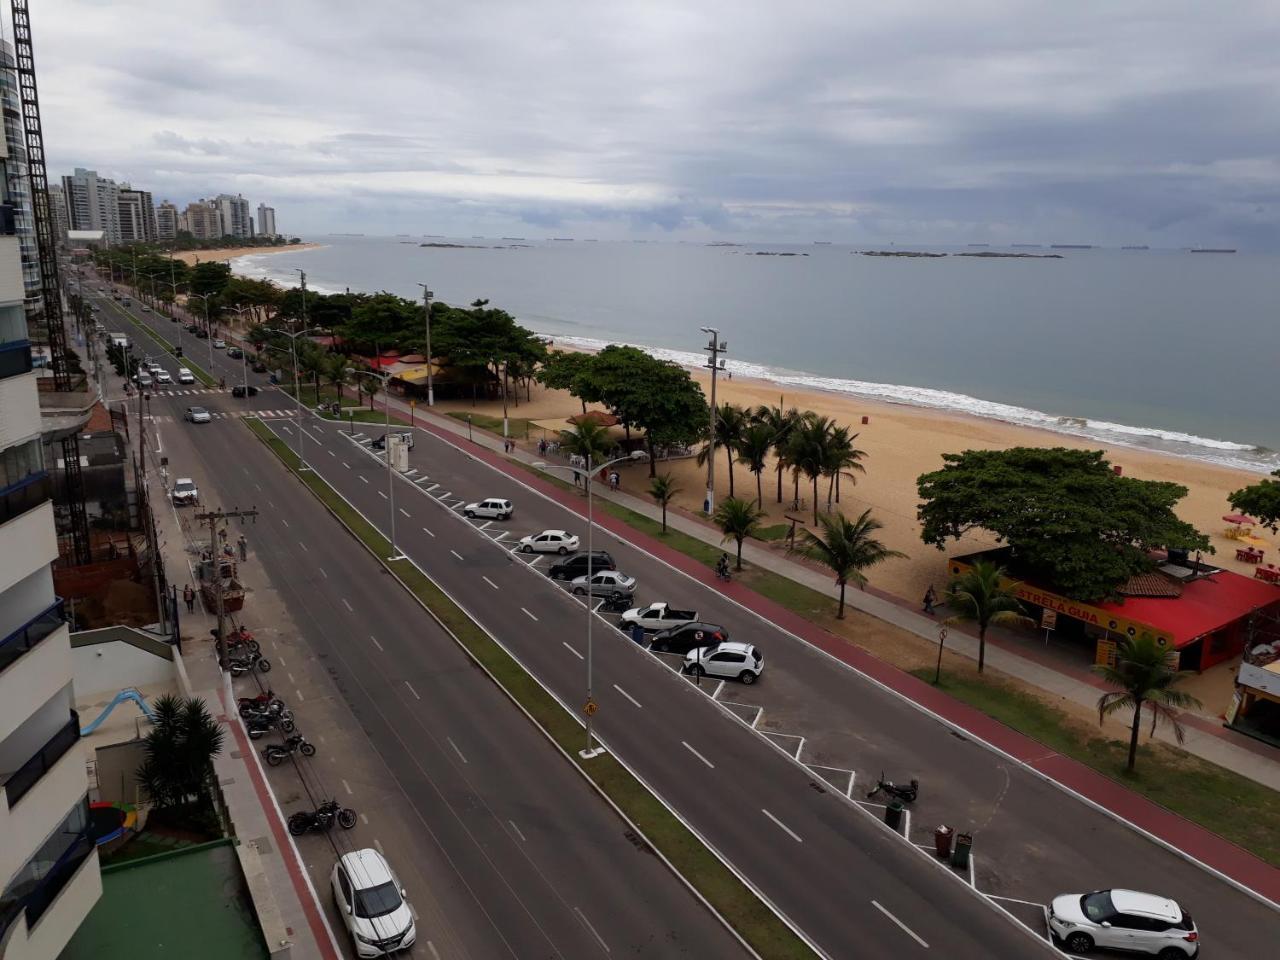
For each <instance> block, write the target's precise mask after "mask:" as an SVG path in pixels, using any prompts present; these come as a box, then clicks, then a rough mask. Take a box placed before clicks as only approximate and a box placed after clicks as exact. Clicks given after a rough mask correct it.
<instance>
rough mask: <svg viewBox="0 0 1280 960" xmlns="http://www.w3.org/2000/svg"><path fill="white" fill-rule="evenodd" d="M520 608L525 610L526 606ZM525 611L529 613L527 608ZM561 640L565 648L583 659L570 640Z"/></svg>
mask: <svg viewBox="0 0 1280 960" xmlns="http://www.w3.org/2000/svg"><path fill="white" fill-rule="evenodd" d="M520 609H521V610H524V607H521V608H520ZM525 612H526V613H528V611H527V610H526V611H525ZM560 642H561V643H562V644H563V645H564V648H565V649H566V650H568V651H569V652H570V653H572V654H573V655H574V656H575V657H577V658H578V659H579V660H581V659H582V654H580V653H579V652H578V651H577V650H575V649H573V647H571V646H569V643H568V641H566V640H561V641H560Z"/></svg>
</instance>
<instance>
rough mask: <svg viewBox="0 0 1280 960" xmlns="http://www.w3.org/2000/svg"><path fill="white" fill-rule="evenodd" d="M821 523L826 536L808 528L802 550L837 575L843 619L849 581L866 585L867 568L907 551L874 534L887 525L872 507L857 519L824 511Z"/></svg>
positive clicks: (839, 617)
mask: <svg viewBox="0 0 1280 960" xmlns="http://www.w3.org/2000/svg"><path fill="white" fill-rule="evenodd" d="M818 524H819V525H820V526H821V527H822V535H821V536H816V535H814V534H813V533H812V532H810V531H808V530H805V531H804V545H803V546H802V547H801V552H803V553H804V554H805V555H806V556H808V557H810V558H811V559H813V560H817V561H818V562H819V563H821V564H823V565H824V566H826V567H827V568H829V569H830V570H831V572H832V573H834V574H835V576H836V584H837V585H838V586H839V587H840V606H839V608H838V609H837V611H836V619H837V620H843V619H844V590H845V587H846V586H847V585H848V583H849V581H850V580H852V581H853V582H854V583H856V584H858V585H859V586H862V585H864V584H865V583H866V582H867V577H866V575H865V574H864V573H863V572H862V571H863V570H865V569H867V568H868V567H873V566H875V565H876V564H877V563H880V562H881V561H882V560H888V559H890V558H892V557H902V556H905V554H903V553H899V552H898V551H897V550H890V549H889V548H888V547H886V546H885V545H884V544H883V543H881V542H880V541H879V540H877V539H876V538H875V537H874V536H873V534H874V533H875V532H876V531H877V530H879V529H880V528H881V527H883V526H884V524H882V523H881V522H880V521H879V520H876V519H875V518H874V517H872V516H871V509H870V508H867V509H866V510H863V511H862V515H861V516H860V517H858V519H856V520H850V519H849V518H848V517H846V516H845V515H844V514H843V513H834V514H824V515H822V516H821V517H819V518H818Z"/></svg>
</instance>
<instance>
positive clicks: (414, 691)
mask: <svg viewBox="0 0 1280 960" xmlns="http://www.w3.org/2000/svg"><path fill="white" fill-rule="evenodd" d="M404 685H405V686H406V687H408V688H409V692H410V693H412V694H413V696H414V698H415V699H418V700H421V699H422V698H421V697H419V696H418V691H417V690H415V689H413V684H411V683H410V682H409V681H408V680H406V681H405V682H404Z"/></svg>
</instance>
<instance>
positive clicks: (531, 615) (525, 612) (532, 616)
mask: <svg viewBox="0 0 1280 960" xmlns="http://www.w3.org/2000/svg"><path fill="white" fill-rule="evenodd" d="M520 609H521V610H522V611H524V615H525V616H526V617H528V618H529V619H530V620H532V621H533V622H534V623H537V622H538V618H537V617H535V616H534V615H533V614H532V613H530V612H529V611H528V610H525V609H524V607H521V608H520Z"/></svg>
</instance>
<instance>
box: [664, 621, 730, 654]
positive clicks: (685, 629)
mask: <svg viewBox="0 0 1280 960" xmlns="http://www.w3.org/2000/svg"><path fill="white" fill-rule="evenodd" d="M728 639H729V631H728V630H726V629H725V628H724V627H722V626H719V625H718V624H715V623H704V622H703V621H701V620H695V621H693V622H692V623H686V624H684V625H683V626H679V627H671V628H670V629H668V630H659V631H658V632H657V633H655V634H654V635H653V637H652V639H650V640H649V649H650V650H657V651H658V652H659V653H680V654H685V653H688V652H689V651H690V650H692V649H693V648H694V647H710V646H714V645H715V644H717V643H724V642H725V641H726V640H728Z"/></svg>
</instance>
